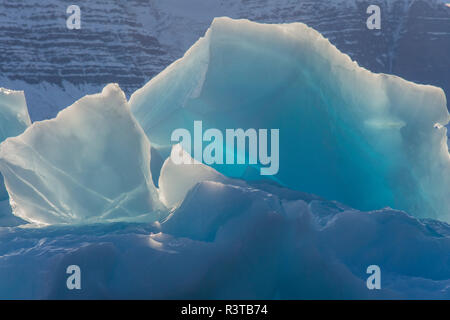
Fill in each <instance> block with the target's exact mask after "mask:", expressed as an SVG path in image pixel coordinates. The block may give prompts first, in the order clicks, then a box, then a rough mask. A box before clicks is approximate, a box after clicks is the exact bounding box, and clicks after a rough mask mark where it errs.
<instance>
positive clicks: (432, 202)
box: [129, 18, 450, 221]
mask: <svg viewBox="0 0 450 320" xmlns="http://www.w3.org/2000/svg"><path fill="white" fill-rule="evenodd" d="M129 103H130V107H131V110H132V112H133V114H134V115H135V117H136V119H137V120H138V122H139V123H140V124H141V126H142V127H143V129H144V131H145V132H146V134H147V136H148V137H149V139H150V141H152V143H155V145H158V146H167V145H169V144H170V143H171V141H170V136H171V132H172V131H173V130H175V129H177V128H186V129H189V130H192V126H193V122H194V121H195V120H201V121H202V122H203V126H204V129H207V128H218V129H220V130H223V131H224V130H225V129H227V128H243V129H248V128H256V129H258V128H267V129H273V128H279V129H280V168H279V173H278V174H277V175H276V176H274V177H273V179H274V180H276V181H277V182H279V183H281V184H282V185H285V186H287V187H289V188H293V189H296V190H302V191H305V192H311V193H315V194H318V195H320V196H323V197H325V198H327V199H333V200H338V201H341V202H343V203H345V204H347V205H350V206H352V207H355V208H358V209H360V210H374V209H380V208H383V207H392V208H395V209H400V210H406V211H407V212H409V213H410V214H413V215H415V216H418V217H433V218H439V219H443V220H447V221H449V220H450V155H449V152H448V147H447V139H446V128H445V125H446V124H447V123H448V122H449V119H450V115H449V113H448V111H447V107H446V97H445V94H444V92H443V90H442V89H440V88H436V87H432V86H425V85H417V84H414V83H412V82H408V81H405V80H403V79H401V78H399V77H396V76H390V75H385V74H374V73H371V72H370V71H369V70H366V69H364V68H361V67H359V66H358V64H357V63H356V62H354V61H351V59H350V58H349V57H348V56H347V55H345V54H343V53H341V52H340V51H339V50H338V49H336V48H335V47H334V46H333V45H331V44H330V42H329V41H328V40H327V39H325V38H324V37H323V36H322V35H321V34H319V33H318V32H317V31H315V30H313V29H311V28H309V27H307V26H306V25H304V24H301V23H293V24H280V25H266V24H258V23H253V22H250V21H247V20H232V19H229V18H218V19H215V20H214V21H213V23H212V25H211V27H210V28H209V30H208V31H207V32H206V34H205V36H204V37H203V38H201V39H200V40H198V42H197V43H195V44H194V45H193V46H192V47H191V49H190V50H189V51H188V52H186V54H185V55H184V57H183V58H182V59H180V60H178V61H176V62H174V63H173V64H172V65H171V66H169V67H168V68H167V69H166V70H164V71H163V72H162V73H161V74H159V75H158V76H156V77H155V78H154V79H152V80H151V81H150V82H149V83H147V84H146V85H145V86H144V87H143V88H142V89H140V90H138V91H137V92H135V93H134V94H133V95H132V96H131V98H130V101H129ZM238 152H239V150H238ZM240 152H241V153H242V152H243V150H240ZM214 168H215V169H217V170H218V171H219V172H221V173H223V174H225V175H228V176H232V177H241V178H244V179H249V178H252V179H254V178H255V174H254V172H255V170H252V168H249V167H248V166H236V165H234V166H227V165H215V166H214ZM265 178H267V177H265Z"/></svg>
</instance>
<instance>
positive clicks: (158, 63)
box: [0, 0, 450, 120]
mask: <svg viewBox="0 0 450 320" xmlns="http://www.w3.org/2000/svg"><path fill="white" fill-rule="evenodd" d="M71 4H73V3H72V2H71V1H68V0H63V1H56V0H45V1H35V0H32V1H24V0H19V1H17V0H4V1H2V2H0V49H1V50H0V86H3V87H6V88H11V89H18V90H25V94H26V97H27V101H28V104H29V107H30V115H31V118H32V119H33V120H39V119H43V118H51V117H53V116H55V115H56V113H57V111H58V110H61V109H62V108H65V107H67V106H69V105H71V104H72V103H73V102H74V101H76V100H78V99H79V98H81V97H82V96H84V95H85V94H93V93H96V92H99V91H101V89H102V88H103V87H104V86H105V85H106V84H108V83H111V82H117V83H119V85H120V86H121V88H123V90H124V91H125V93H126V94H127V96H129V95H130V94H131V93H132V92H133V91H134V90H136V89H138V88H139V87H141V86H142V85H143V84H144V83H146V82H147V81H148V80H149V79H151V78H152V77H153V76H155V75H156V74H157V73H159V72H160V71H162V70H163V69H164V68H165V67H166V66H167V65H169V64H170V63H171V62H173V61H174V60H176V59H178V58H180V57H181V56H182V55H183V53H184V52H185V51H186V50H187V49H188V48H189V47H190V46H191V45H192V44H193V43H194V42H195V41H196V40H197V39H198V38H199V37H200V36H201V35H203V34H204V32H205V31H206V29H207V28H208V26H209V25H210V23H211V21H212V19H213V18H214V17H217V16H229V17H232V18H248V19H250V20H253V21H259V22H268V23H283V22H304V23H306V24H308V25H309V26H311V27H314V28H315V29H316V30H318V31H320V32H321V33H322V34H323V35H324V36H326V37H327V38H328V39H330V41H331V42H332V43H333V44H335V45H336V46H337V47H338V48H339V49H340V50H341V51H343V52H344V53H348V54H349V55H350V56H351V57H352V59H355V60H356V61H358V63H359V64H360V65H361V66H364V67H367V68H368V69H369V70H371V71H373V72H385V73H390V74H397V75H400V76H402V77H403V78H405V79H407V80H411V81H415V82H419V83H424V84H432V85H436V86H439V87H442V88H444V90H445V91H446V92H447V93H448V92H450V80H449V78H450V72H449V68H450V67H449V66H450V57H449V55H448V54H447V53H448V52H449V51H450V32H449V30H450V8H448V7H446V6H444V4H443V2H442V1H437V0H433V1H425V0H414V1H413V0H389V1H387V0H381V1H359V0H342V1H326V0H314V1H307V0H245V1H244V0H227V1H224V0H191V1H189V3H188V2H186V1H183V0H155V1H153V0H152V1H147V0H145V1H144V0H128V1H114V2H112V1H106V0H94V1H89V2H85V3H79V6H80V8H81V14H82V25H81V29H80V30H68V29H67V28H66V18H67V14H66V8H67V7H68V6H69V5H71ZM369 4H379V5H380V6H381V8H382V29H381V30H380V31H377V30H375V31H371V30H368V29H367V27H366V19H367V17H368V15H367V14H366V9H367V7H368V6H369ZM446 70H447V71H446Z"/></svg>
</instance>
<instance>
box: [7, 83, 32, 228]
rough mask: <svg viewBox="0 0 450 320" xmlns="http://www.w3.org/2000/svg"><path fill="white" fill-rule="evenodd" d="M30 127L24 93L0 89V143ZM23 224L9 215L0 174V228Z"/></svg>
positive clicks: (9, 211)
mask: <svg viewBox="0 0 450 320" xmlns="http://www.w3.org/2000/svg"><path fill="white" fill-rule="evenodd" d="M30 125H31V121H30V116H29V114H28V109H27V103H26V100H25V94H24V92H23V91H14V90H9V89H4V88H0V142H2V141H4V140H6V139H7V138H9V137H15V136H18V135H19V134H21V133H22V132H24V131H25V129H26V128H28V127H29V126H30ZM23 222H24V221H23V220H21V219H18V218H17V217H14V216H13V215H12V214H11V207H10V206H9V201H8V192H7V191H6V188H5V185H4V183H3V176H2V175H1V174H0V226H12V225H17V224H21V223H23Z"/></svg>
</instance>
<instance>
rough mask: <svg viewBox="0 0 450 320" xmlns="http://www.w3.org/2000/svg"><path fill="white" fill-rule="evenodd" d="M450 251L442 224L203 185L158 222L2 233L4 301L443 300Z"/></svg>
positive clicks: (449, 230) (260, 189) (259, 190)
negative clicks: (369, 283) (376, 275)
mask: <svg viewBox="0 0 450 320" xmlns="http://www.w3.org/2000/svg"><path fill="white" fill-rule="evenodd" d="M265 190H270V193H269V192H267V191H265ZM449 252H450V226H449V225H448V224H446V223H443V222H438V221H436V220H418V219H416V218H413V217H411V216H408V215H407V214H406V213H404V212H400V211H396V210H391V209H384V210H379V211H373V212H360V211H357V210H354V209H351V208H349V207H347V206H345V205H342V204H340V203H337V202H331V201H327V200H324V199H321V198H319V197H315V196H308V195H306V194H303V193H301V192H298V193H295V192H292V190H288V189H285V188H282V187H280V186H276V185H274V184H272V183H264V182H259V183H257V186H252V185H248V186H246V187H244V186H237V185H233V184H221V183H218V182H212V181H205V182H201V183H199V184H197V185H196V186H195V187H194V188H193V189H191V191H190V192H189V193H188V195H187V196H186V199H185V200H184V202H183V203H182V205H181V206H179V207H178V208H177V209H176V210H175V211H174V212H172V214H171V216H170V217H169V218H168V219H167V220H166V221H163V222H162V223H160V224H158V223H155V224H148V223H145V224H142V223H125V222H122V223H107V224H96V225H72V226H47V227H42V228H19V227H15V228H0V283H1V284H2V285H1V286H0V298H2V299H47V298H50V299H99V298H100V299H110V298H120V299H241V298H242V299H313V298H317V299H379V298H384V299H399V298H401V299H419V298H422V299H423V298H429V299H448V298H450V290H449V288H450V261H449V259H450V255H449V254H448V253H449ZM374 264H375V265H378V266H379V267H380V268H381V271H382V278H381V279H382V280H381V285H382V287H381V290H368V289H367V287H366V279H367V278H368V277H369V275H368V274H367V273H366V269H367V267H368V266H369V265H374ZM69 265H78V266H79V267H80V269H81V279H82V280H81V290H68V289H67V287H66V280H67V278H68V276H69V275H68V274H67V273H66V269H67V267H68V266H69Z"/></svg>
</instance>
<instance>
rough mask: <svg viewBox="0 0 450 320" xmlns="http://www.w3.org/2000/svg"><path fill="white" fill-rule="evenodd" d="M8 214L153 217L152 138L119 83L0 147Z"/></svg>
mask: <svg viewBox="0 0 450 320" xmlns="http://www.w3.org/2000/svg"><path fill="white" fill-rule="evenodd" d="M0 170H1V172H2V174H3V176H4V177H5V184H6V188H7V190H8V193H9V196H10V203H11V206H12V209H13V212H14V214H15V215H16V216H17V217H20V218H22V219H24V220H26V221H28V222H32V223H36V224H57V223H87V222H98V221H108V220H119V221H120V220H123V219H134V218H137V217H145V218H146V219H148V220H150V221H154V220H157V219H158V218H159V214H160V213H159V210H160V209H162V208H164V206H163V205H162V204H161V203H160V201H159V199H158V194H157V190H156V188H155V186H154V185H153V182H152V176H151V172H150V142H149V141H148V139H147V137H146V136H145V134H144V132H143V131H142V129H141V127H140V126H139V125H138V124H137V123H136V121H135V119H134V118H133V116H132V115H131V113H130V110H129V108H128V106H127V101H126V98H125V94H124V93H123V92H122V90H120V88H119V87H118V85H115V84H111V85H108V86H106V87H105V88H104V89H103V91H102V93H101V94H96V95H91V96H86V97H84V98H82V99H80V100H79V101H77V102H76V103H74V104H73V105H72V106H70V107H68V108H66V109H65V110H63V111H61V112H60V113H59V114H58V116H57V117H56V118H55V119H52V120H45V121H40V122H35V123H33V125H31V126H30V127H29V128H28V129H27V130H26V131H25V132H24V133H23V134H21V135H20V136H18V137H14V138H10V139H7V140H6V141H4V142H3V143H2V144H1V145H0Z"/></svg>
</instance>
